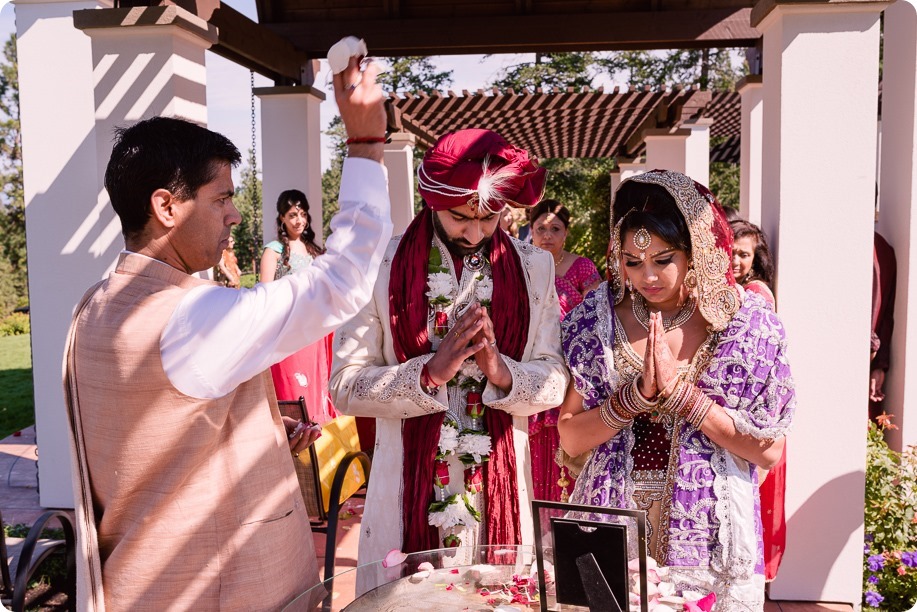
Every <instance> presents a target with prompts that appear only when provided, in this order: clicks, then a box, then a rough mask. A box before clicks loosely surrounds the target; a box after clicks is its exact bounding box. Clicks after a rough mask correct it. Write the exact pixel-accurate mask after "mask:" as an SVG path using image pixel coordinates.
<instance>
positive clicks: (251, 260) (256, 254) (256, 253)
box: [232, 151, 273, 274]
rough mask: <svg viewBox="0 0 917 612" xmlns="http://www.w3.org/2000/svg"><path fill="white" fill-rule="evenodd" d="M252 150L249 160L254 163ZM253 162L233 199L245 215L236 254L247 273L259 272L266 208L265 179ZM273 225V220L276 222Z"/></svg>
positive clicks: (236, 233)
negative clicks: (261, 177) (262, 181)
mask: <svg viewBox="0 0 917 612" xmlns="http://www.w3.org/2000/svg"><path fill="white" fill-rule="evenodd" d="M251 159H252V157H251V152H250V151H249V160H251ZM253 166H254V164H252V162H251V161H249V163H248V164H247V165H245V166H243V167H242V172H241V174H242V177H241V178H242V180H241V184H240V185H239V186H238V187H237V188H236V193H235V195H234V196H233V202H235V205H236V208H238V209H239V214H240V215H241V216H242V221H241V223H239V225H237V226H235V227H234V228H233V230H232V235H233V237H234V238H235V240H236V245H235V248H234V250H235V252H236V258H237V259H238V260H239V269H240V270H242V272H243V273H249V272H252V273H256V274H257V271H258V266H259V263H260V261H261V248H262V246H263V245H262V242H263V240H262V225H261V224H262V219H261V217H262V208H261V199H262V198H261V179H260V178H259V177H258V173H257V169H256V168H254V167H253ZM272 222H273V220H272Z"/></svg>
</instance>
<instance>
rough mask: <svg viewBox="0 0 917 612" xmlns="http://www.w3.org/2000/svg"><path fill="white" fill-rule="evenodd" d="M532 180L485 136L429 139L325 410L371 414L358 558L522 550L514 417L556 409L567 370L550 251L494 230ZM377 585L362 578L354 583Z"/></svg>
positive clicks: (522, 476) (347, 328) (524, 503)
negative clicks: (369, 470)
mask: <svg viewBox="0 0 917 612" xmlns="http://www.w3.org/2000/svg"><path fill="white" fill-rule="evenodd" d="M544 179H545V171H544V169H543V168H540V167H538V165H537V163H536V161H535V160H534V159H530V158H529V156H528V154H527V153H526V152H525V151H523V150H521V149H517V148H516V147H513V146H512V145H510V144H508V143H507V142H506V141H505V140H504V139H503V138H502V137H501V136H500V135H499V134H496V133H495V132H492V131H489V130H462V131H459V132H455V133H452V134H447V135H445V136H443V137H442V138H441V139H440V140H439V141H438V142H437V143H436V144H435V145H434V146H433V148H431V149H430V150H429V151H428V152H427V154H426V155H425V156H424V160H423V163H422V164H421V166H420V168H419V171H418V186H419V190H420V193H421V195H422V196H423V199H424V207H423V209H422V211H421V212H420V213H419V214H418V215H417V217H415V219H414V221H413V222H412V223H411V225H410V226H409V227H408V229H407V231H406V232H405V234H404V235H403V236H399V237H396V238H394V239H393V240H392V242H391V244H390V245H389V248H388V251H387V252H386V255H385V258H384V259H383V262H382V270H381V271H380V273H379V279H378V281H377V282H376V287H375V289H374V291H373V298H372V300H371V301H370V303H369V305H368V306H367V307H366V308H364V309H363V311H362V312H361V313H360V314H359V315H357V316H356V317H354V318H353V319H352V320H351V321H350V322H349V323H347V324H345V325H344V326H343V327H342V328H341V330H340V331H339V333H338V334H337V335H336V337H335V343H336V352H335V357H334V365H333V368H332V376H331V388H332V394H333V395H334V405H335V407H336V408H337V409H338V410H340V411H341V412H344V413H346V414H351V415H357V416H369V417H376V445H375V450H374V456H373V475H372V478H371V479H370V483H369V491H368V493H367V498H366V508H365V513H364V516H363V522H362V525H361V533H360V551H359V561H360V563H364V564H365V563H371V562H374V561H378V560H380V559H382V558H383V557H384V556H385V555H386V553H387V552H388V551H390V550H391V549H399V550H402V551H404V552H415V551H419V550H427V549H433V548H441V547H444V546H450V547H451V546H464V547H470V546H474V545H476V544H499V545H513V544H523V543H529V544H530V543H531V542H532V540H533V529H532V517H531V510H530V494H529V492H530V491H531V460H530V457H529V452H528V417H529V415H531V414H534V413H537V412H541V411H543V410H548V409H549V408H553V407H555V406H557V405H559V404H560V403H561V401H562V400H563V396H564V391H565V389H566V386H567V372H566V368H565V367H564V365H563V357H562V356H561V353H560V326H559V321H560V312H559V306H558V301H557V294H556V292H555V289H554V265H553V261H552V258H551V255H550V254H549V253H547V252H545V251H542V250H540V249H537V248H535V247H533V246H532V245H530V244H525V243H522V242H519V241H518V240H515V239H513V238H510V237H509V236H508V235H507V234H506V233H505V232H504V231H503V230H501V229H499V228H498V223H499V220H500V212H501V211H502V209H503V208H504V207H505V206H513V207H526V206H531V205H533V204H535V203H536V202H537V201H538V200H539V199H540V197H541V193H542V190H543V187H544ZM469 561H470V560H469ZM397 569H398V568H395V571H397ZM388 578H390V577H388V576H382V575H379V574H378V573H376V571H375V570H373V571H369V570H366V569H364V570H363V571H362V572H360V573H359V575H358V576H357V588H358V590H359V591H361V592H362V591H365V590H367V589H369V588H371V587H373V586H374V585H376V584H378V583H379V582H381V581H383V580H386V579H388Z"/></svg>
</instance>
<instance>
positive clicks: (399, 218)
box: [383, 132, 416, 234]
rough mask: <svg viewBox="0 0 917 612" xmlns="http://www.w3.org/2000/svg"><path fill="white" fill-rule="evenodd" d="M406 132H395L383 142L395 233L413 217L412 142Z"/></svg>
mask: <svg viewBox="0 0 917 612" xmlns="http://www.w3.org/2000/svg"><path fill="white" fill-rule="evenodd" d="M415 143H416V138H415V136H414V135H413V134H409V133H408V132H395V133H394V134H392V136H391V142H387V143H385V153H384V154H383V162H384V163H385V167H386V168H387V169H388V195H389V198H391V201H392V223H393V224H394V226H395V234H400V233H402V232H404V230H406V229H407V227H408V225H409V224H410V223H411V220H412V219H414V144H415Z"/></svg>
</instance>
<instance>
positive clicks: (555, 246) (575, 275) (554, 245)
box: [529, 200, 602, 501]
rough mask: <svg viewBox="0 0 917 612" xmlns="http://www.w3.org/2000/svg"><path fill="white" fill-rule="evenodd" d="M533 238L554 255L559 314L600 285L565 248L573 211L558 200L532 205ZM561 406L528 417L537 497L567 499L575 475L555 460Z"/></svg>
mask: <svg viewBox="0 0 917 612" xmlns="http://www.w3.org/2000/svg"><path fill="white" fill-rule="evenodd" d="M530 218H531V219H532V241H533V243H534V244H535V246H537V247H539V248H542V249H544V250H545V251H548V252H549V253H551V255H552V256H553V257H554V286H555V288H556V289H557V299H558V301H559V302H560V318H561V319H563V318H564V317H565V316H566V315H567V313H568V312H570V311H571V310H573V308H575V307H576V306H577V305H578V304H579V303H580V302H582V301H583V298H584V297H585V296H586V294H587V293H589V292H590V291H592V290H593V289H595V288H596V287H598V286H599V283H600V282H601V281H602V277H601V276H599V271H598V270H597V269H596V267H595V264H594V263H592V261H591V260H590V259H589V258H588V257H580V256H579V255H576V254H574V253H570V252H568V251H565V250H564V243H565V242H566V240H567V228H568V227H569V225H570V211H569V210H567V207H566V206H564V205H563V204H561V203H560V202H558V201H557V200H542V201H541V202H539V203H538V204H536V205H535V207H534V208H533V209H532V212H531V215H530ZM557 415H558V409H557V408H552V409H551V410H548V411H546V412H539V413H538V414H534V415H532V416H530V417H529V446H530V448H531V452H532V486H533V491H532V495H533V497H534V498H535V499H544V500H548V501H567V498H568V497H569V492H570V491H572V490H573V486H572V485H573V481H574V475H573V474H571V473H570V472H569V471H568V470H567V469H566V468H564V467H563V466H561V465H559V464H558V463H557V461H555V456H556V455H557V449H558V447H559V446H560V438H559V437H558V435H557Z"/></svg>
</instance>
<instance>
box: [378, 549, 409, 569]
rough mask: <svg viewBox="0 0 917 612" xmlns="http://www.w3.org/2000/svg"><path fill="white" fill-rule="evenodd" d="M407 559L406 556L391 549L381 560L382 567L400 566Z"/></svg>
mask: <svg viewBox="0 0 917 612" xmlns="http://www.w3.org/2000/svg"><path fill="white" fill-rule="evenodd" d="M407 558H408V556H407V555H406V554H405V553H403V552H401V551H400V550H398V549H397V548H393V549H391V550H390V551H388V554H387V555H385V558H384V559H382V567H385V568H389V567H395V566H396V565H401V564H402V563H404V560H405V559H407Z"/></svg>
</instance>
